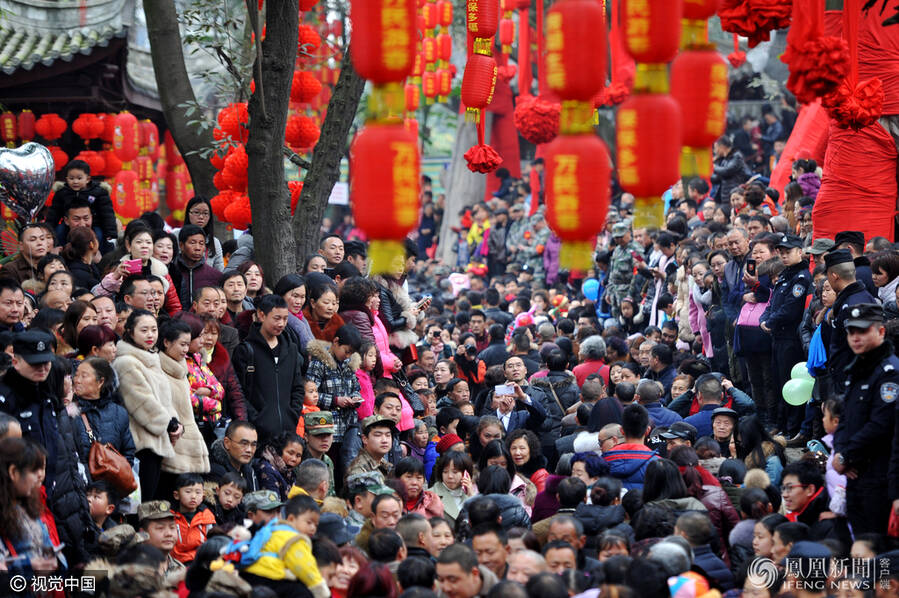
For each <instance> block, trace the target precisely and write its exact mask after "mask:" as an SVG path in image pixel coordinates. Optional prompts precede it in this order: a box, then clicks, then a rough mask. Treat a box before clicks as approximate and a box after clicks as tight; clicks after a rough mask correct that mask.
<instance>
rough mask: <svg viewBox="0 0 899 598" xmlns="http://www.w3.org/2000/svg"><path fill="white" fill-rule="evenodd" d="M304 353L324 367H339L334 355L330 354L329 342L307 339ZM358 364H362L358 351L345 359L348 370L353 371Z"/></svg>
mask: <svg viewBox="0 0 899 598" xmlns="http://www.w3.org/2000/svg"><path fill="white" fill-rule="evenodd" d="M306 353H307V354H308V355H309V357H311V358H313V359H317V360H319V361H320V362H322V363H323V364H325V367H326V368H328V369H329V370H336V369H338V367H339V365H338V363H337V360H336V359H334V355H333V354H331V343H330V342H328V341H309V344H308V345H306ZM360 365H362V357H360V356H359V353H353V354H352V355H350V357H349V359H347V366H348V367H349V369H350V371H353V372H355V371H356V370H358V369H359V366H360Z"/></svg>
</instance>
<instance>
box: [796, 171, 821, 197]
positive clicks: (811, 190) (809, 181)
mask: <svg viewBox="0 0 899 598" xmlns="http://www.w3.org/2000/svg"><path fill="white" fill-rule="evenodd" d="M797 182H798V183H799V188H800V189H802V194H803V195H805V196H807V197H811V198H812V199H816V198H817V197H818V189H820V188H821V178H820V177H819V176H818V175H817V174H816V173H814V172H806V173H804V174H800V175H799V180H798V181H797Z"/></svg>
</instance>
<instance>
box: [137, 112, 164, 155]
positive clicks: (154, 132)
mask: <svg viewBox="0 0 899 598" xmlns="http://www.w3.org/2000/svg"><path fill="white" fill-rule="evenodd" d="M138 131H139V132H140V145H141V149H142V150H144V151H145V152H146V154H147V155H148V156H150V159H151V160H153V161H156V160H158V159H159V129H158V128H157V127H156V125H155V124H154V123H153V121H152V120H149V119H145V120H142V121H140V123H139V125H138Z"/></svg>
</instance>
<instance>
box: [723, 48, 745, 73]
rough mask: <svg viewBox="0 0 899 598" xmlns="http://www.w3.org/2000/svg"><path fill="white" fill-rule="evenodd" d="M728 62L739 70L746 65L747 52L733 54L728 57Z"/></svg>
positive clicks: (738, 51)
mask: <svg viewBox="0 0 899 598" xmlns="http://www.w3.org/2000/svg"><path fill="white" fill-rule="evenodd" d="M727 60H728V61H729V62H730V64H731V66H733V67H734V68H735V69H738V68H740V67H741V66H743V65H744V64H746V52H743V51H742V50H737V51H734V52H731V53H730V54H728V55H727Z"/></svg>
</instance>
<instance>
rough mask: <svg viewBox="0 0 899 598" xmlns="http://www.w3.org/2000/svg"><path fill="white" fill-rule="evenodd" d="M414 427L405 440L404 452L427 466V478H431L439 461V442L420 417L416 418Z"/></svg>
mask: <svg viewBox="0 0 899 598" xmlns="http://www.w3.org/2000/svg"><path fill="white" fill-rule="evenodd" d="M413 426H414V427H413V428H412V435H411V436H410V437H409V440H408V441H403V443H402V445H403V453H404V454H405V455H406V456H407V457H415V458H416V459H418V460H419V461H421V464H422V465H424V468H425V479H428V480H429V479H431V470H432V469H434V463H435V462H436V461H437V443H436V442H435V441H432V440H431V437H430V434H429V432H428V426H427V424H425V422H423V421H421V420H420V419H416V420H415V422H414V424H413Z"/></svg>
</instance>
